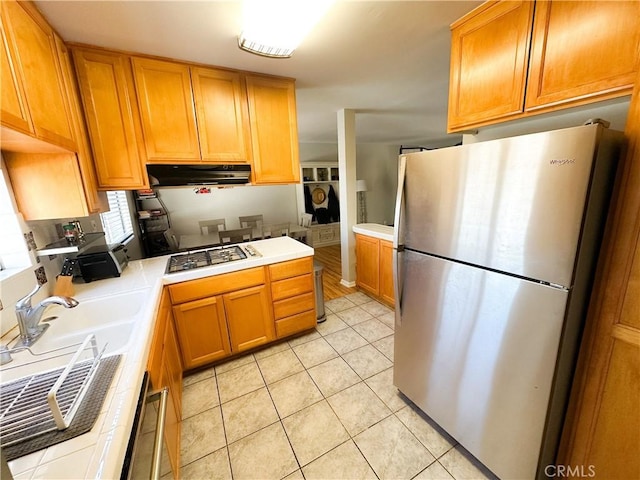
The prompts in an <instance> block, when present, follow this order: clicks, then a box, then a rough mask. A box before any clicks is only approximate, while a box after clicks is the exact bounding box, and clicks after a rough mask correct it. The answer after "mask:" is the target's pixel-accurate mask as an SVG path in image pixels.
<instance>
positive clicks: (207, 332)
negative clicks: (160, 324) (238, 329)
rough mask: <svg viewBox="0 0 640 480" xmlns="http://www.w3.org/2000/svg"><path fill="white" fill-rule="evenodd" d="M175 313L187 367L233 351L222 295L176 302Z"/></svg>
mask: <svg viewBox="0 0 640 480" xmlns="http://www.w3.org/2000/svg"><path fill="white" fill-rule="evenodd" d="M173 314H174V316H175V320H176V327H177V330H178V338H179V340H180V347H181V351H182V361H183V363H184V368H185V369H190V368H195V367H199V366H201V365H206V364H207V363H211V362H214V361H216V360H220V359H221V358H224V357H226V356H228V355H230V354H231V344H230V342H229V331H228V330H227V321H226V318H225V313H224V301H223V299H222V295H217V296H215V297H210V298H204V299H201V300H194V301H191V302H187V303H181V304H179V305H174V307H173Z"/></svg>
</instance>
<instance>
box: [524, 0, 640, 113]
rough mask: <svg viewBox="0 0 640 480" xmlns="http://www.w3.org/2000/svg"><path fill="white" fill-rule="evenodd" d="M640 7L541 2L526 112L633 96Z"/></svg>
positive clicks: (631, 3)
mask: <svg viewBox="0 0 640 480" xmlns="http://www.w3.org/2000/svg"><path fill="white" fill-rule="evenodd" d="M639 18H640V2H637V1H626V2H601V1H592V2H587V1H584V2H582V1H581V2H558V1H548V2H536V15H535V22H534V27H533V40H532V46H531V62H530V67H529V82H528V84H527V102H526V107H527V110H534V109H536V108H540V107H543V106H548V105H551V104H556V103H566V102H571V103H572V104H579V103H587V102H593V101H595V100H602V99H606V98H613V97H618V96H621V95H628V94H630V93H631V88H632V86H633V81H634V78H635V72H636V71H637V70H638V67H639V66H640V60H639V58H640V57H639V55H638V49H639V47H640V22H639V20H638V19H639Z"/></svg>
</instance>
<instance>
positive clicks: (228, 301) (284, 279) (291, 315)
mask: <svg viewBox="0 0 640 480" xmlns="http://www.w3.org/2000/svg"><path fill="white" fill-rule="evenodd" d="M167 290H168V292H169V293H170V298H171V303H172V311H173V315H174V318H175V326H176V330H177V334H178V340H179V342H178V343H179V345H180V354H181V357H182V363H183V365H184V369H185V370H189V369H192V368H196V367H201V366H203V365H207V364H210V363H213V362H216V361H219V360H222V359H224V358H226V357H229V356H231V355H235V354H237V353H241V352H244V351H248V350H251V349H253V348H256V347H259V346H261V345H266V344H268V343H270V342H272V341H274V340H276V339H280V338H284V337H288V336H290V335H293V334H295V333H298V332H303V331H305V330H309V329H312V328H313V327H315V326H316V308H315V284H314V277H313V257H304V258H300V259H296V260H291V261H286V262H281V263H276V264H272V265H268V266H266V267H256V268H250V269H246V270H241V271H238V272H232V273H225V274H221V275H215V276H211V277H205V278H201V279H198V280H191V281H188V282H182V283H176V284H173V285H170V286H168V287H167Z"/></svg>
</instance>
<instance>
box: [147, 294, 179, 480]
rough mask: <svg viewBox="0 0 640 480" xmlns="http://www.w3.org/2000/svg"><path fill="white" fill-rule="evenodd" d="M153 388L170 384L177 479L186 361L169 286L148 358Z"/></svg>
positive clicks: (170, 442)
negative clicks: (180, 343)
mask: <svg viewBox="0 0 640 480" xmlns="http://www.w3.org/2000/svg"><path fill="white" fill-rule="evenodd" d="M147 371H148V372H149V379H150V381H151V388H153V389H154V390H159V389H161V388H164V387H167V388H168V390H169V401H168V403H167V414H166V417H165V430H164V443H165V447H166V451H167V453H168V457H169V463H170V465H171V471H172V473H173V478H175V479H178V478H180V420H181V418H182V362H181V360H180V347H179V345H178V339H177V337H176V333H175V328H174V320H173V315H172V311H171V299H170V297H169V293H168V291H167V289H165V290H164V291H163V292H162V296H161V298H160V306H159V308H158V313H157V314H156V326H155V329H154V333H153V338H152V341H151V350H150V352H149V358H148V360H147Z"/></svg>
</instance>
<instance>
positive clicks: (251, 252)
mask: <svg viewBox="0 0 640 480" xmlns="http://www.w3.org/2000/svg"><path fill="white" fill-rule="evenodd" d="M244 249H245V251H246V252H247V253H248V254H249V256H250V257H261V256H262V254H261V253H260V252H258V250H256V249H255V247H254V246H253V245H246V246H245V247H244Z"/></svg>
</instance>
